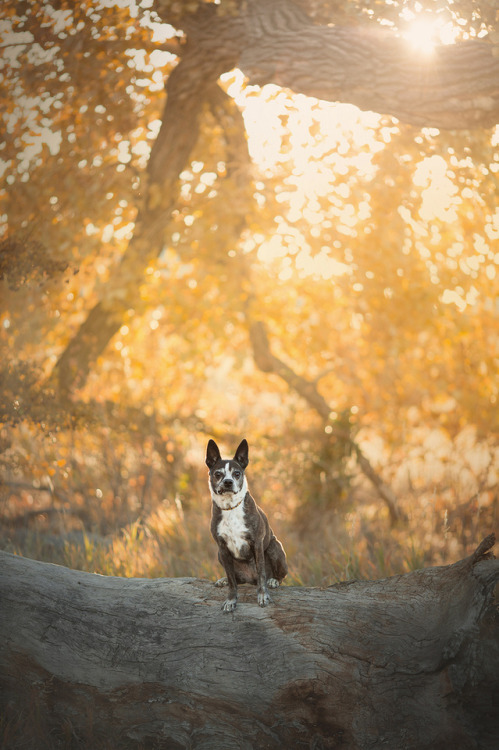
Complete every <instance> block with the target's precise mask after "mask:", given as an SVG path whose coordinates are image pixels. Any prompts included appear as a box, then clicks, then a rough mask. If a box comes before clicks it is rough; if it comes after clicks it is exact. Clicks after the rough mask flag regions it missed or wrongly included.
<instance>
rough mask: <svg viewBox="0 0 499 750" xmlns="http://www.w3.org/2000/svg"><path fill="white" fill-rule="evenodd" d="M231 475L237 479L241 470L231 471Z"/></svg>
mask: <svg viewBox="0 0 499 750" xmlns="http://www.w3.org/2000/svg"><path fill="white" fill-rule="evenodd" d="M232 476H233V477H234V479H239V477H240V476H241V472H240V471H233V472H232Z"/></svg>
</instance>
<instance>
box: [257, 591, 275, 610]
mask: <svg viewBox="0 0 499 750" xmlns="http://www.w3.org/2000/svg"><path fill="white" fill-rule="evenodd" d="M257 601H258V604H259V605H260V607H266V606H267V604H270V603H271V601H272V599H271V598H270V596H269V594H268V592H267V591H261V592H259V593H258V595H257Z"/></svg>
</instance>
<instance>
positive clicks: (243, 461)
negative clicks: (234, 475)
mask: <svg viewBox="0 0 499 750" xmlns="http://www.w3.org/2000/svg"><path fill="white" fill-rule="evenodd" d="M234 461H237V463H238V464H239V466H242V468H243V469H245V468H246V467H247V465H248V463H249V458H248V441H247V440H241V442H240V443H239V446H238V448H237V451H236V453H235V455H234Z"/></svg>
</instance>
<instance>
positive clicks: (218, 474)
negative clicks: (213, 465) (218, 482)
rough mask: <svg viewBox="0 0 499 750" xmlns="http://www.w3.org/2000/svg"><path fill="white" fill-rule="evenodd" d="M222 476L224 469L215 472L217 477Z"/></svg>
mask: <svg viewBox="0 0 499 750" xmlns="http://www.w3.org/2000/svg"><path fill="white" fill-rule="evenodd" d="M221 476H223V472H222V471H216V472H215V477H216V479H220V477H221Z"/></svg>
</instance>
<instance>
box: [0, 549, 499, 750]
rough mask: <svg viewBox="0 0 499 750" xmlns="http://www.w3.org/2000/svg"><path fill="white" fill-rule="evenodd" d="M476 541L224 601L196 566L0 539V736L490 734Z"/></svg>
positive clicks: (204, 744) (497, 678)
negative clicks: (50, 555)
mask: <svg viewBox="0 0 499 750" xmlns="http://www.w3.org/2000/svg"><path fill="white" fill-rule="evenodd" d="M494 541H495V539H494V536H493V535H491V536H489V537H487V538H486V539H485V540H484V541H483V542H482V543H481V544H480V546H479V547H478V549H477V550H476V552H475V553H474V554H473V555H471V556H470V557H468V558H466V559H464V560H461V561H460V562H457V563H455V564H454V565H448V566H444V567H436V568H427V569H424V570H420V571H416V572H414V573H409V574H407V575H402V576H394V577H392V578H387V579H384V580H379V581H354V582H349V583H343V584H338V585H335V586H331V587H329V588H327V589H309V588H299V587H283V588H281V589H279V590H277V591H276V592H275V593H273V604H272V605H271V606H269V607H267V608H265V609H260V608H259V607H258V606H257V605H256V602H255V591H254V588H247V587H242V588H241V595H240V603H239V605H238V607H237V610H236V611H235V612H234V613H233V614H230V615H227V614H224V613H222V611H221V610H220V605H221V600H222V599H223V597H224V594H223V592H221V591H219V590H217V589H216V588H214V587H213V585H212V584H211V583H210V582H208V581H200V580H197V579H190V578H184V579H157V580H147V579H122V578H108V577H104V576H99V575H94V574H90V573H81V572H78V571H74V570H68V569H66V568H63V567H59V566H55V565H49V564H46V563H40V562H34V561H32V560H27V559H23V558H20V557H16V556H13V555H9V554H7V553H0V601H1V614H0V617H1V626H0V681H1V683H0V687H1V704H2V705H1V710H2V715H3V717H4V718H3V720H2V731H3V733H4V737H7V738H10V740H9V739H8V740H7V743H8V742H9V741H10V742H11V744H10V745H9V744H4V747H9V748H17V747H19V748H20V747H31V748H37V750H38V748H42V747H43V748H45V747H54V748H55V747H75V748H76V747H78V748H81V747H85V748H86V747H88V748H92V749H98V748H120V750H121V749H122V748H128V747H133V748H151V749H152V748H165V749H166V748H167V749H168V750H170V749H171V750H177V749H178V750H180V749H181V748H182V749H183V748H203V750H205V749H206V750H208V749H209V748H213V750H215V749H216V750H231V749H232V748H233V749H234V750H236V749H237V750H249V749H250V748H255V749H256V748H258V750H263V749H265V748H268V749H269V750H271V749H274V748H275V749H276V750H277V749H279V750H280V749H281V748H283V747H289V748H292V749H293V750H294V749H295V748H314V750H319V748H346V749H348V750H355V749H356V748H361V749H364V748H370V749H371V748H383V749H384V750H386V748H390V749H391V748H393V750H409V749H411V748H414V749H415V750H416V749H417V750H424V749H425V748H427V749H428V750H430V748H431V750H439V749H441V750H444V748H445V750H449V749H450V748H452V750H467V749H468V748H470V750H471V748H473V749H476V748H484V749H485V748H487V749H489V748H490V750H496V749H497V747H499V708H498V699H499V616H498V613H497V606H496V603H495V602H494V586H495V583H496V582H497V580H498V579H499V561H497V560H494V559H493V555H492V554H491V553H490V549H491V548H492V546H493V544H494ZM42 738H45V739H44V740H43V741H42ZM46 738H50V741H47V739H46ZM4 742H5V740H4Z"/></svg>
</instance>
